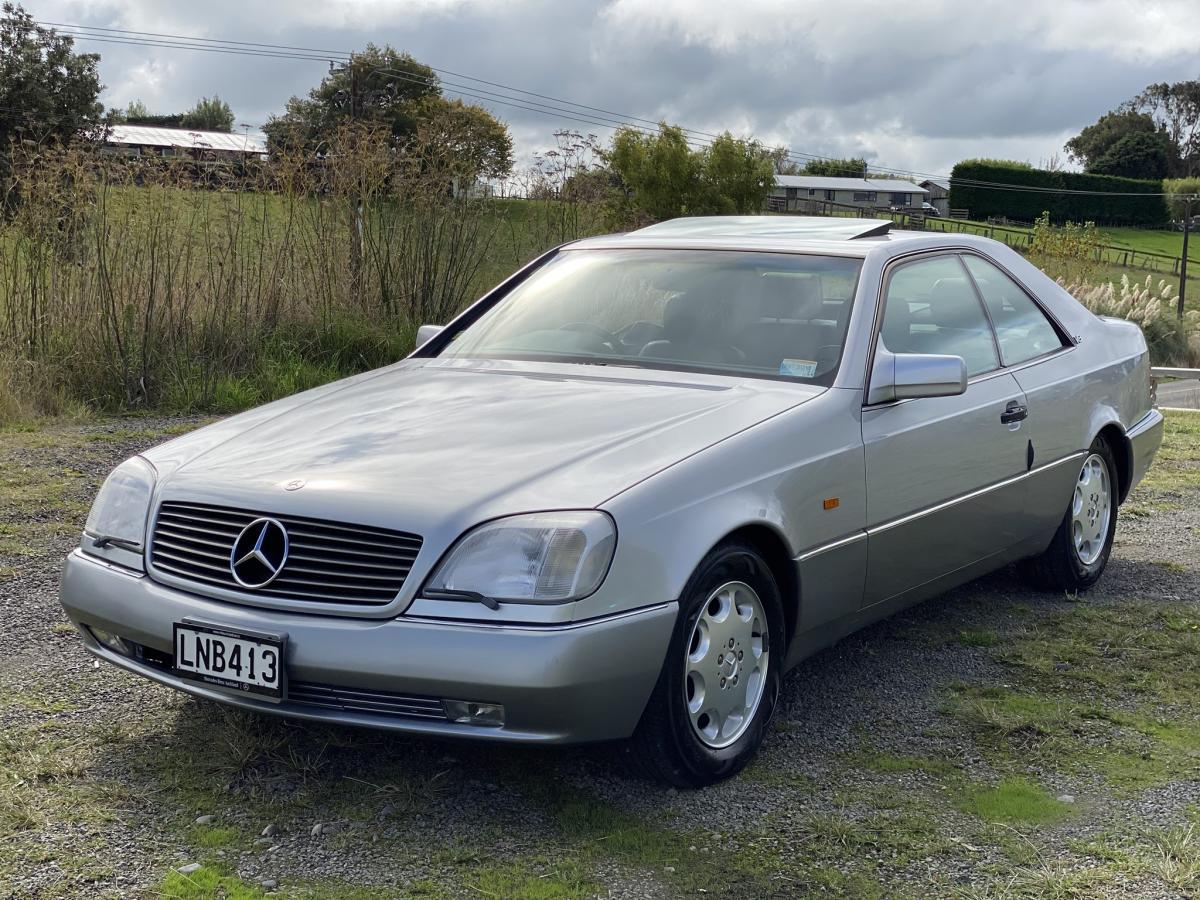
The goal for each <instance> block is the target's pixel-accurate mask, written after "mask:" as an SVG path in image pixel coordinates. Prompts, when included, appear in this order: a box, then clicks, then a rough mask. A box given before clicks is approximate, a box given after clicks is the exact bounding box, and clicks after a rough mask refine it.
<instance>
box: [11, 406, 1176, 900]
mask: <svg viewBox="0 0 1200 900" xmlns="http://www.w3.org/2000/svg"><path fill="white" fill-rule="evenodd" d="M203 421H205V420H203V419H199V418H196V417H191V418H148V417H147V418H122V419H97V420H95V421H90V422H84V423H57V424H47V425H44V426H42V427H38V428H24V429H13V428H8V429H0V622H2V623H3V624H2V625H0V896H13V897H29V896H34V897H76V896H82V895H87V896H98V897H172V898H187V900H199V898H205V900H208V898H259V897H264V896H269V895H270V896H288V897H300V898H331V900H346V898H366V897H375V896H380V895H381V894H382V895H385V896H400V897H424V898H443V897H479V896H496V897H515V898H585V897H597V896H621V897H635V898H637V897H647V898H651V897H653V898H657V897H677V896H697V895H699V893H700V891H701V890H704V891H706V892H707V893H708V894H710V895H714V896H731V897H745V898H757V897H775V896H777V897H787V896H810V895H824V896H840V897H913V898H918V897H920V898H924V897H945V898H981V900H982V898H998V897H1004V898H1050V897H1054V898H1068V897H1088V898H1091V897H1134V898H1162V897H1179V898H1185V897H1190V896H1195V895H1196V893H1197V892H1200V601H1198V599H1197V598H1198V597H1200V503H1198V502H1197V501H1198V500H1200V414H1195V413H1170V414H1169V415H1168V418H1167V432H1166V442H1165V445H1164V447H1163V450H1162V452H1161V454H1160V456H1159V460H1158V462H1157V463H1156V465H1155V467H1154V468H1153V469H1152V470H1151V472H1150V474H1149V476H1148V477H1147V479H1146V480H1145V482H1144V483H1143V484H1142V485H1141V486H1139V488H1138V489H1137V491H1136V492H1135V493H1134V495H1133V496H1132V497H1131V498H1130V500H1129V502H1128V503H1127V504H1126V506H1124V507H1123V508H1122V511H1121V517H1120V520H1119V527H1118V537H1117V545H1116V549H1115V551H1114V554H1113V558H1112V561H1111V563H1110V569H1109V571H1108V572H1107V573H1106V575H1105V577H1104V578H1103V579H1102V580H1101V582H1100V584H1099V585H1098V587H1097V588H1096V589H1095V590H1093V591H1091V592H1089V593H1087V594H1084V595H1079V596H1056V595H1051V594H1042V593H1037V592H1033V591H1030V590H1028V589H1027V588H1025V587H1023V586H1022V585H1021V584H1020V583H1019V582H1017V581H1016V579H1015V578H1014V576H1013V574H1012V573H1011V572H1002V573H998V574H996V575H993V576H990V577H988V578H985V579H982V580H980V581H978V582H975V583H973V584H971V585H967V586H965V587H963V588H960V589H958V590H956V591H954V592H952V593H951V594H949V595H947V596H945V597H943V598H939V599H937V600H934V601H931V602H929V603H927V604H924V605H922V606H920V607H917V608H915V609H913V610H910V611H908V612H906V613H903V614H901V615H899V616H897V617H895V618H893V619H891V620H888V621H886V622H883V623H880V624H879V625H876V626H874V627H872V628H870V629H868V630H866V631H865V632H862V633H860V634H858V635H855V636H853V637H851V638H849V639H847V640H845V641H843V642H841V643H840V644H838V645H837V646H836V647H833V648H831V649H829V650H827V651H825V652H823V653H821V654H818V655H817V656H816V657H814V658H812V659H810V660H808V661H806V662H805V663H804V664H803V665H801V666H800V667H799V668H798V669H797V670H796V671H795V672H793V673H792V674H791V675H789V677H788V678H787V680H786V683H785V687H784V692H783V696H782V700H781V705H780V709H779V712H778V714H777V717H776V720H775V722H774V734H773V735H772V736H771V737H770V739H769V740H768V742H767V744H766V745H765V746H764V748H763V752H762V754H761V755H760V757H759V758H758V759H757V760H756V761H755V762H754V763H753V765H752V766H751V767H750V768H749V769H748V770H747V771H746V772H744V773H743V774H742V775H741V776H739V777H738V778H736V779H734V780H733V781H731V782H729V783H726V784H723V785H720V786H717V787H715V788H712V789H710V790H706V791H699V792H677V791H674V790H670V789H666V788H663V787H660V786H658V785H654V784H648V783H646V782H641V781H637V780H634V779H631V778H629V777H628V776H627V775H626V774H625V766H624V761H623V759H622V754H623V752H624V749H623V748H622V747H621V746H619V745H616V746H601V747H593V748H575V749H565V750H548V749H538V748H527V749H517V748H497V747H490V746H486V745H474V744H463V743H442V742H434V741H424V740H417V739H408V738H400V737H395V736H389V735H385V734H377V733H373V732H366V731H358V730H353V729H344V728H327V727H321V726H316V725H310V724H301V723H296V722H287V721H281V720H276V719H272V718H265V717H259V716H255V715H250V714H245V713H240V712H235V711H231V710H227V709H225V708H223V707H219V706H216V705H214V704H210V703H207V702H199V701H195V700H192V699H190V698H187V697H185V696H183V695H179V694H176V693H174V692H172V691H169V690H166V689H164V688H160V687H158V686H156V685H154V684H152V683H150V682H147V681H144V680H142V679H138V678H135V677H133V676H130V675H127V674H125V673H123V672H120V671H118V670H116V669H113V668H111V667H108V666H102V667H97V666H95V665H94V664H93V662H92V660H91V659H90V658H89V657H88V656H87V655H86V654H85V653H84V652H83V651H82V649H81V647H80V645H79V642H78V639H77V637H76V635H75V634H74V631H73V629H72V628H71V626H70V625H69V624H68V623H66V622H65V620H64V619H63V617H62V615H61V613H60V612H59V610H58V608H57V605H56V601H55V593H54V589H55V584H56V580H57V570H58V566H59V564H60V562H61V559H62V556H63V555H64V554H65V553H66V552H67V551H68V550H69V548H70V547H71V546H73V545H74V543H75V541H76V535H77V534H78V531H79V528H80V527H81V524H82V520H83V517H84V516H85V515H86V508H87V503H88V501H89V499H90V497H91V495H92V493H93V492H94V491H95V490H96V488H97V487H98V485H99V483H100V480H101V479H102V478H103V477H104V475H105V474H106V473H107V471H108V470H109V468H111V466H112V465H114V464H115V463H116V462H118V461H119V460H120V459H122V458H124V457H126V456H128V455H129V454H130V453H132V452H136V451H137V450H139V449H141V448H144V447H146V446H148V445H150V444H153V443H157V442H158V441H160V440H162V439H164V438H166V437H169V436H170V435H171V434H175V433H181V432H183V431H186V430H188V429H190V428H192V427H195V426H196V425H198V424H201V423H202V422H203ZM210 817H211V818H210Z"/></svg>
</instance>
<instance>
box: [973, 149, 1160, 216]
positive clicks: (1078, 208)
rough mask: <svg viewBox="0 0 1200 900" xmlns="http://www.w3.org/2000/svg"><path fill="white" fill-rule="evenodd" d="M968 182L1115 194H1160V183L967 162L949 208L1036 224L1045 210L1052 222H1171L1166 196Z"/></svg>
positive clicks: (1001, 164) (975, 214)
mask: <svg viewBox="0 0 1200 900" xmlns="http://www.w3.org/2000/svg"><path fill="white" fill-rule="evenodd" d="M963 180H969V181H987V182H999V183H1002V184H1014V185H1022V186H1026V187H1039V188H1052V189H1057V190H1060V191H1112V192H1114V193H1118V194H1119V193H1124V194H1131V193H1138V194H1161V193H1162V182H1161V181H1143V180H1141V179H1137V178H1115V177H1113V176H1111V175H1085V174H1083V173H1080V172H1048V171H1046V170H1044V169H1033V168H1028V167H1025V166H1019V165H1015V164H1007V163H1001V162H994V161H983V160H967V161H965V162H960V163H959V164H958V165H956V166H955V167H954V169H953V171H952V172H951V173H950V206H951V207H953V208H955V209H966V210H968V211H969V213H970V217H971V218H972V219H986V218H988V217H990V216H1005V217H1007V218H1009V219H1015V220H1017V221H1020V222H1032V221H1033V220H1034V219H1036V218H1037V217H1038V216H1040V215H1041V214H1042V213H1043V212H1045V211H1047V210H1048V211H1049V212H1050V220H1051V221H1052V222H1055V223H1062V222H1095V223H1096V224H1098V225H1153V226H1158V225H1163V224H1165V223H1166V222H1167V221H1168V218H1169V217H1168V215H1167V207H1166V204H1165V203H1164V201H1163V198H1162V197H1161V196H1149V197H1130V196H1112V197H1099V196H1096V195H1094V194H1066V193H1063V194H1055V193H1044V192H1041V191H1028V192H1026V191H1011V190H1005V189H1004V188H990V187H983V186H977V185H973V184H964V183H963Z"/></svg>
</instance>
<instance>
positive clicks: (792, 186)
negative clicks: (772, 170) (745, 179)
mask: <svg viewBox="0 0 1200 900" xmlns="http://www.w3.org/2000/svg"><path fill="white" fill-rule="evenodd" d="M928 193H929V191H927V190H926V189H925V188H923V187H920V186H919V185H916V184H914V183H913V182H911V181H904V180H902V179H899V178H832V177H826V176H824V175H776V176H775V187H774V189H773V190H772V191H771V196H770V198H769V200H768V203H769V205H770V206H771V207H772V208H774V209H786V210H799V211H802V212H816V211H819V210H818V207H820V206H828V205H830V204H834V205H836V206H853V207H860V208H863V209H883V208H887V207H890V206H900V207H905V208H911V207H919V206H920V205H921V203H922V202H924V200H925V197H926V195H928Z"/></svg>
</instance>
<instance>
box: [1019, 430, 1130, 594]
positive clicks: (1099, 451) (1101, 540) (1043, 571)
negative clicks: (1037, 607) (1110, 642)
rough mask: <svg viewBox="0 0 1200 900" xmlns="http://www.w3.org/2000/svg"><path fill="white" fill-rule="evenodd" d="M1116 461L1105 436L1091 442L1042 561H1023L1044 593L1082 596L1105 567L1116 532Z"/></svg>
mask: <svg viewBox="0 0 1200 900" xmlns="http://www.w3.org/2000/svg"><path fill="white" fill-rule="evenodd" d="M1116 472H1117V465H1116V458H1115V456H1114V454H1113V451H1112V447H1111V446H1109V443H1108V441H1107V440H1106V439H1105V438H1103V437H1097V438H1096V440H1095V441H1093V442H1092V446H1091V448H1090V450H1089V451H1088V454H1087V456H1086V458H1085V459H1084V461H1083V465H1082V466H1081V467H1080V470H1079V476H1078V478H1077V479H1076V481H1075V490H1074V492H1073V493H1072V495H1071V502H1070V505H1069V506H1068V507H1067V512H1066V515H1064V516H1063V520H1062V523H1061V524H1060V525H1059V526H1058V531H1056V532H1055V533H1054V539H1053V540H1052V541H1051V542H1050V546H1049V547H1048V548H1047V549H1046V551H1045V552H1044V553H1042V554H1041V556H1037V557H1034V558H1033V559H1029V560H1026V561H1025V562H1024V563H1023V564H1022V571H1023V573H1024V574H1025V576H1026V578H1027V580H1029V581H1030V582H1031V583H1032V584H1033V585H1034V586H1036V587H1039V588H1043V589H1046V590H1061V591H1084V590H1087V589H1088V588H1090V587H1091V586H1092V585H1094V584H1095V583H1096V582H1097V581H1098V580H1099V579H1100V576H1101V574H1103V572H1104V567H1105V566H1106V565H1107V564H1108V557H1109V554H1110V553H1112V544H1113V536H1114V535H1115V534H1116V531H1117V496H1118V488H1117V481H1116Z"/></svg>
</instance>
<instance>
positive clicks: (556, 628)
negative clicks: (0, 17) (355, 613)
mask: <svg viewBox="0 0 1200 900" xmlns="http://www.w3.org/2000/svg"><path fill="white" fill-rule="evenodd" d="M674 605H675V601H674V600H668V601H666V602H664V603H655V604H654V605H652V606H639V607H638V608H637V609H626V610H623V611H621V612H617V613H610V614H609V615H607V616H593V617H592V618H590V619H581V620H580V621H578V622H561V623H560V622H555V623H550V624H546V625H540V624H538V623H537V622H526V623H520V622H479V621H473V620H470V619H439V618H437V617H436V616H397V617H396V619H395V621H397V622H414V623H417V624H421V625H450V626H456V627H459V628H487V629H490V630H492V631H536V632H538V633H539V634H541V633H546V632H560V631H575V630H576V629H579V628H590V627H591V626H593V625H603V624H607V623H608V622H616V621H618V620H620V619H628V618H632V617H633V616H641V615H645V614H647V613H652V612H660V611H662V610H664V609H669V608H670V607H672V606H674Z"/></svg>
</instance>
